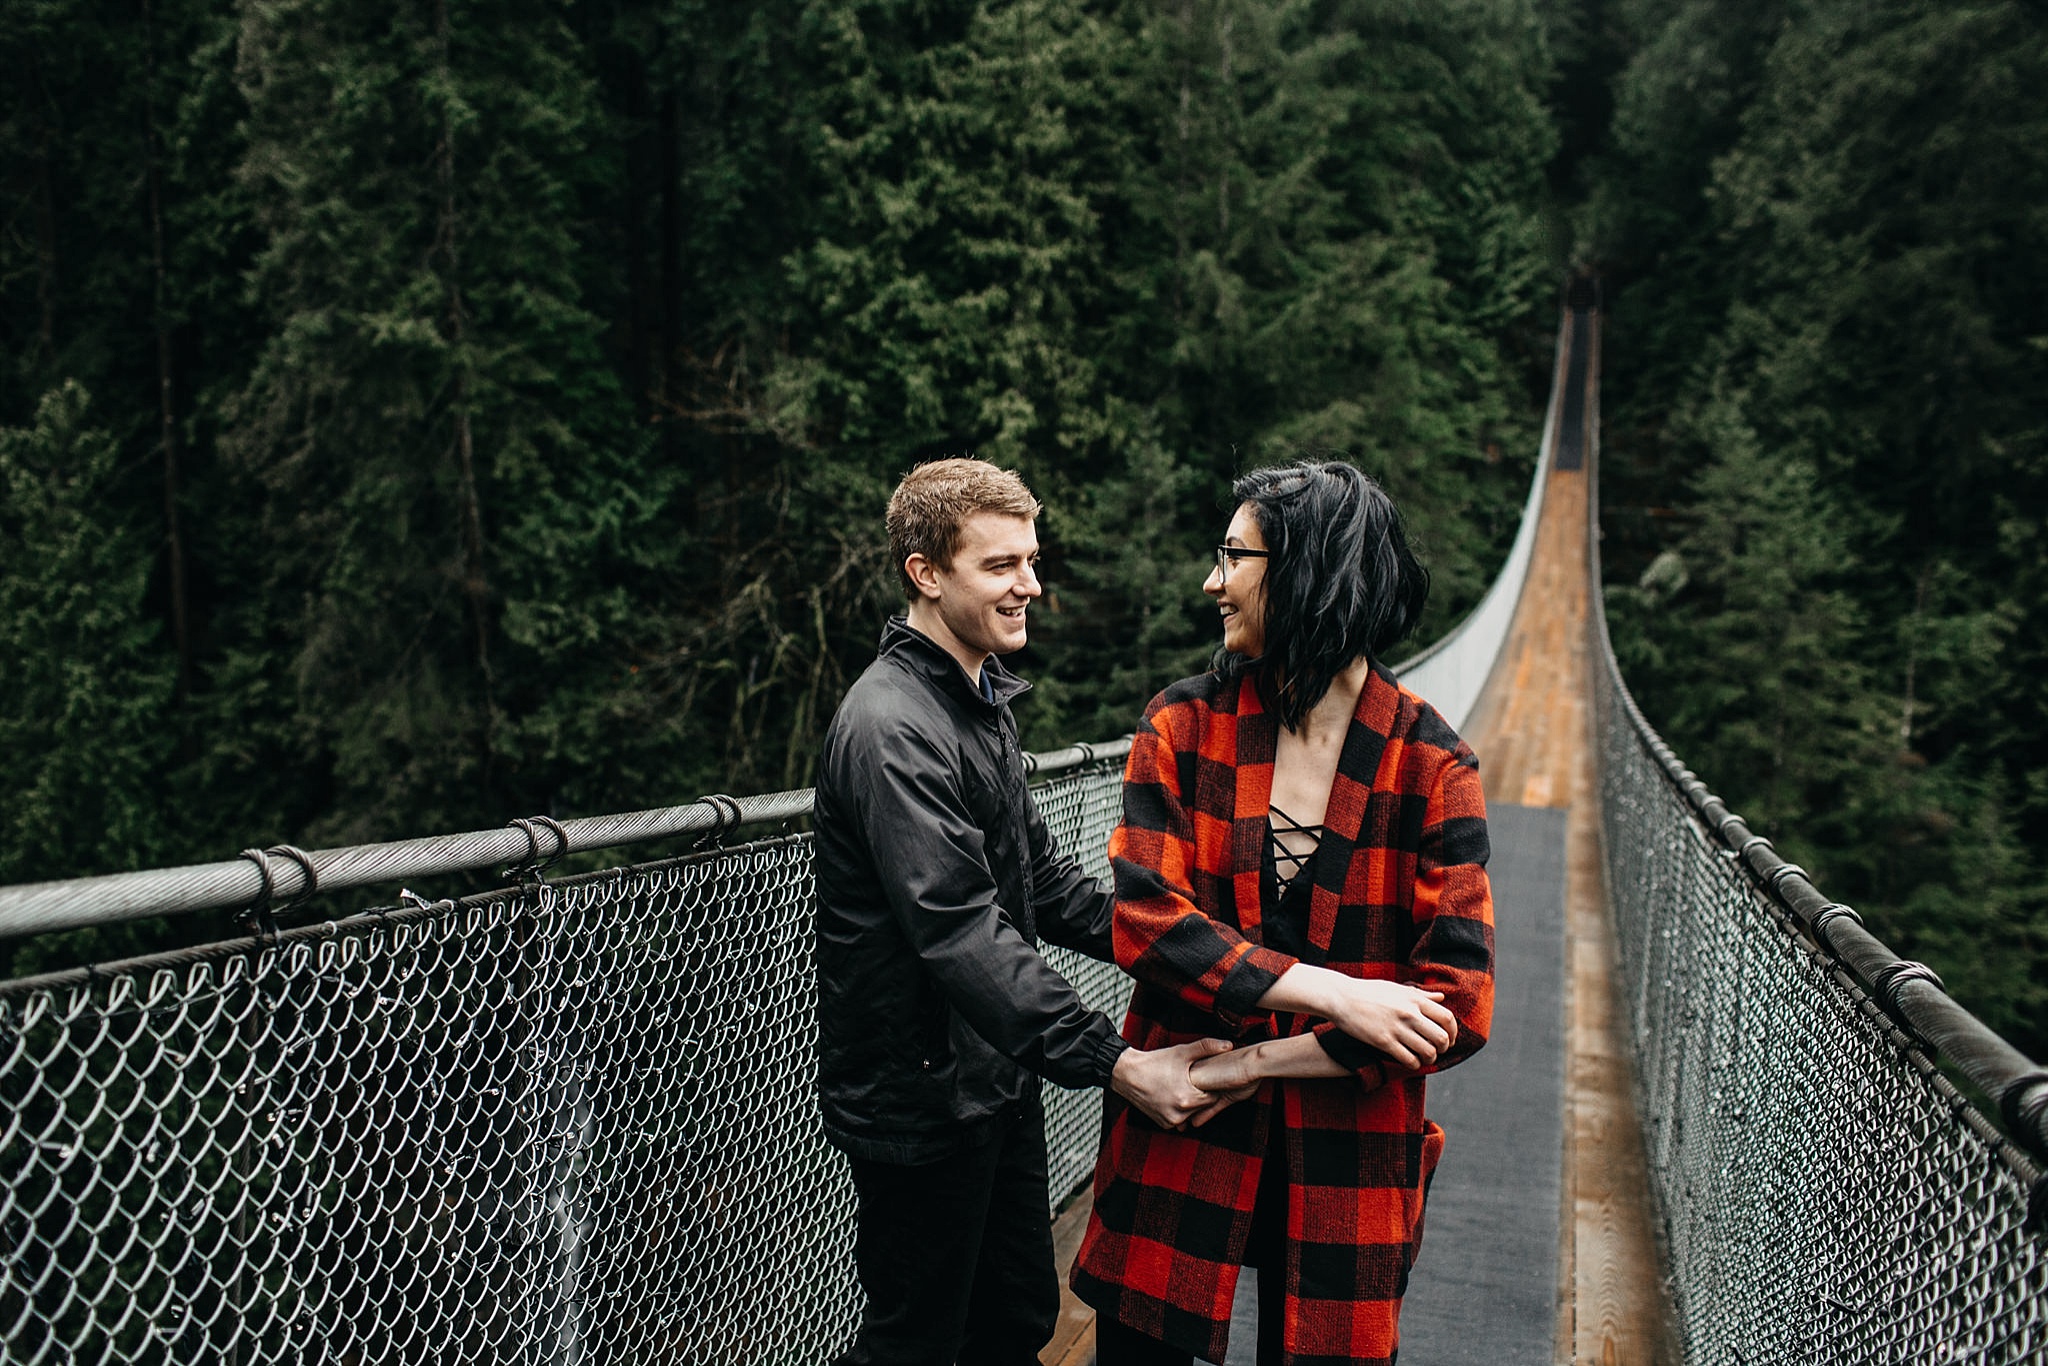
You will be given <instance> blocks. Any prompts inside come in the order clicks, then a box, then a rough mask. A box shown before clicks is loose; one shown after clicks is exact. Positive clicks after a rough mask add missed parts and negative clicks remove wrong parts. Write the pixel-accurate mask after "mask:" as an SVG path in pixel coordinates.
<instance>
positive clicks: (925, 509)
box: [888, 459, 1039, 597]
mask: <svg viewBox="0 0 2048 1366" xmlns="http://www.w3.org/2000/svg"><path fill="white" fill-rule="evenodd" d="M977 512H1000V513H1004V514H1006V515H1008V516H1011V517H1023V518H1027V519H1029V518H1035V517H1037V516H1038V512H1039V502H1038V500H1037V499H1036V498H1033V497H1032V496H1031V490H1030V489H1028V488H1025V487H1024V481H1023V480H1022V479H1019V478H1018V477H1017V476H1016V475H1014V474H1012V473H1010V471H1008V470H1003V469H997V468H996V467H995V466H994V465H991V464H989V463H988V461H986V460H972V459H954V460H934V461H932V462H931V463H930V464H928V465H919V466H918V467H917V468H916V469H914V470H912V471H911V472H910V473H908V474H906V475H904V476H903V482H902V483H900V484H898V485H897V486H896V492H894V493H892V494H890V495H889V513H888V526H889V558H890V559H891V560H893V561H894V562H895V564H896V573H897V575H898V576H899V577H901V578H902V580H903V587H904V591H905V592H907V593H909V594H910V595H911V596H912V597H916V596H917V586H916V585H915V584H913V583H911V581H910V573H909V571H908V570H906V569H905V568H904V567H903V564H904V561H906V560H908V559H909V558H910V557H911V556H912V555H922V556H924V557H925V558H926V559H927V560H930V561H931V562H932V563H933V564H935V565H937V566H938V567H939V568H941V569H951V568H952V567H953V552H954V551H955V550H957V549H959V548H960V529H961V527H962V526H964V525H965V524H966V521H967V519H968V518H969V517H971V516H973V515H974V514H975V513H977Z"/></svg>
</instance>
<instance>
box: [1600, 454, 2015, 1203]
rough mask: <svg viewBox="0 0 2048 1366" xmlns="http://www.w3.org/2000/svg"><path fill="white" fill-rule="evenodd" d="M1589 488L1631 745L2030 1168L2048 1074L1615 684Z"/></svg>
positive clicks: (1987, 1131) (1990, 1137)
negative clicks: (1788, 846) (1782, 848)
mask: <svg viewBox="0 0 2048 1366" xmlns="http://www.w3.org/2000/svg"><path fill="white" fill-rule="evenodd" d="M1589 483H1590V484H1591V487H1590V489H1589V491H1588V492H1589V496H1590V498H1591V500H1592V507H1591V517H1590V527H1591V534H1589V535H1588V537H1587V555H1588V558H1589V562H1590V563H1589V577H1588V583H1589V584H1590V585H1591V589H1592V591H1591V598H1592V609H1591V611H1590V612H1589V613H1588V616H1587V619H1588V622H1589V624H1590V627H1591V631H1590V634H1591V635H1592V644H1593V650H1594V656H1595V661H1596V664H1595V667H1598V668H1601V669H1604V670H1605V671H1606V674H1607V680H1608V684H1609V686H1610V687H1612V688H1613V690H1614V695H1615V697H1616V699H1617V700H1618V701H1619V702H1620V703H1621V705H1622V708H1623V710H1624V714H1625V715H1626V716H1627V717H1628V720H1629V723H1630V725H1631V726H1632V727H1633V728H1634V730H1635V733H1636V738H1637V739H1638V740H1639V741H1640V742H1641V744H1642V746H1643V748H1644V750H1645V751H1647V752H1648V753H1649V754H1650V756H1651V757H1652V758H1654V759H1655V761H1656V764H1657V767H1658V770H1659V772H1660V773H1661V775H1662V776H1663V778H1664V780H1665V781H1666V782H1667V783H1668V784H1669V785H1670V786H1671V788H1672V790H1673V791H1675V792H1676V793H1678V795H1679V796H1680V797H1682V798H1683V799H1684V801H1685V802H1686V804H1687V805H1688V806H1689V807H1690V808H1691V810H1692V813H1693V814H1694V815H1695V816H1696V817H1697V818H1698V820H1699V822H1700V824H1701V826H1702V827H1703V828H1704V830H1705V833H1706V834H1707V836H1708V837H1709V838H1710V839H1711V840H1712V841H1713V842H1714V843H1715V844H1716V845H1717V846H1718V847H1719V849H1720V850H1721V852H1722V854H1723V856H1724V857H1727V858H1729V859H1730V860H1731V861H1732V862H1734V863H1735V864H1737V865H1738V866H1739V867H1741V868H1742V869H1743V871H1744V872H1745V873H1747V874H1748V876H1749V879H1750V881H1751V882H1752V883H1753V884H1754V887H1755V889H1756V891H1757V892H1758V893H1759V894H1760V895H1762V896H1763V897H1764V899H1765V900H1766V901H1767V902H1768V903H1769V904H1770V905H1771V906H1773V907H1775V908H1777V909H1778V910H1779V911H1780V912H1782V913H1783V915H1784V916H1785V917H1787V918H1788V919H1789V921H1790V923H1791V924H1792V925H1794V926H1796V927H1797V929H1798V931H1799V932H1800V934H1801V935H1803V936H1804V937H1805V938H1806V939H1808V940H1809V941H1811V942H1812V943H1814V944H1815V945H1817V946H1818V947H1819V948H1821V949H1822V950H1823V951H1824V952H1826V953H1827V954H1828V955H1829V956H1830V957H1831V958H1832V959H1833V961H1834V963H1835V964H1836V965H1837V967H1838V968H1839V969H1840V970H1841V971H1843V972H1845V973H1847V974H1848V975H1849V976H1850V977H1851V978H1853V979H1854V982H1855V985H1856V987H1857V989H1858V990H1859V991H1861V992H1862V993H1864V994H1865V995H1866V996H1867V997H1868V999H1870V1000H1871V1001H1873V1002H1875V1003H1876V1005H1877V1006H1879V1007H1881V1008H1882V1010H1883V1011H1884V1013H1885V1015H1886V1016H1887V1017H1888V1018H1889V1019H1890V1020H1891V1021H1892V1023H1893V1024H1894V1025H1896V1026H1897V1027H1898V1029H1899V1030H1901V1031H1903V1037H1901V1038H1898V1039H1895V1040H1894V1042H1895V1043H1898V1044H1901V1045H1907V1046H1911V1047H1918V1048H1924V1049H1925V1050H1926V1051H1927V1052H1929V1053H1930V1054H1931V1055H1932V1057H1933V1058H1935V1059H1937V1060H1939V1061H1942V1062H1946V1063H1949V1064H1951V1065H1952V1066H1953V1067H1954V1068H1955V1069H1956V1070H1957V1071H1959V1072H1961V1073H1962V1074H1963V1075H1964V1076H1965V1077H1967V1078H1968V1079H1969V1081H1970V1084H1971V1085H1972V1086H1974V1087H1976V1088H1977V1089H1978V1090H1979V1091H1981V1092H1982V1093H1983V1094H1984V1095H1985V1096H1987V1097H1989V1098H1990V1101H1991V1103H1992V1104H1993V1105H1994V1106H1995V1107H1996V1108H1997V1110H1998V1113H1999V1116H2000V1118H2001V1119H2003V1120H2004V1122H2005V1125H2006V1128H2007V1130H2008V1132H2009V1136H2010V1138H2009V1140H2008V1137H2007V1136H2006V1135H2001V1134H2000V1133H1999V1132H1998V1131H1997V1129H1996V1128H1995V1127H1993V1126H1992V1125H1990V1124H1989V1123H1988V1122H1987V1120H1986V1119H1985V1117H1984V1116H1982V1115H1981V1114H1979V1113H1978V1111H1977V1109H1976V1107H1975V1106H1974V1105H1972V1104H1969V1103H1968V1102H1967V1101H1966V1100H1965V1099H1964V1098H1963V1097H1962V1096H1961V1095H1960V1093H1955V1092H1954V1088H1952V1087H1949V1083H1948V1081H1947V1079H1946V1078H1944V1077H1941V1076H1940V1075H1939V1074H1934V1075H1932V1076H1930V1078H1929V1080H1930V1082H1931V1084H1933V1085H1935V1086H1936V1087H1937V1089H1939V1088H1942V1087H1949V1089H1950V1091H1951V1093H1952V1099H1953V1100H1955V1101H1958V1102H1962V1105H1961V1108H1960V1110H1959V1113H1961V1114H1963V1116H1964V1119H1965V1122H1966V1123H1970V1124H1971V1125H1972V1126H1973V1127H1975V1128H1976V1129H1977V1130H1978V1131H1979V1132H1980V1134H1981V1135H1982V1136H1983V1137H1984V1138H1985V1139H1986V1140H1987V1141H1988V1142H1990V1143H1992V1144H1993V1145H1994V1146H1995V1147H1997V1148H1998V1149H1999V1150H2000V1151H2001V1152H2003V1153H2006V1155H2007V1156H2008V1157H2010V1156H2011V1154H2010V1153H2009V1152H2008V1151H2007V1150H2008V1149H2009V1148H2010V1146H2011V1143H2012V1142H2017V1143H2018V1144H2019V1145H2020V1147H2021V1148H2022V1150H2023V1151H2024V1152H2025V1154H2026V1155H2027V1156H2028V1157H2031V1158H2032V1159H2033V1161H2034V1162H2044V1161H2048V1069H2044V1068H2043V1067H2042V1066H2041V1064H2039V1063H2037V1062H2035V1061H2034V1060H2033V1059H2031V1058H2029V1057H2027V1056H2026V1055H2025V1054H2024V1053H2021V1052H2020V1051H2019V1050H2018V1049H2017V1048H2014V1047H2013V1046H2012V1045H2011V1044H2010V1043H2008V1042H2006V1041H2005V1039H2003V1038H2001V1037H2000V1036H1999V1034H1998V1033H1997V1032H1996V1031H1995V1030H1993V1029H1992V1028H1991V1027H1990V1026H1989V1025H1987V1024H1985V1023H1984V1022H1983V1021H1981V1020H1979V1019H1978V1018H1977V1017H1976V1016H1975V1015H1973V1014H1971V1013H1970V1012H1969V1011H1968V1010H1967V1009H1965V1008H1964V1007H1963V1006H1962V1005H1961V1004H1959V1003H1958V1002H1957V1001H1956V1000H1955V998H1954V997H1952V996H1950V995H1949V994H1948V992H1947V991H1946V990H1945V989H1944V987H1943V986H1942V982H1941V978H1940V977H1939V976H1937V975H1936V974H1935V972H1934V970H1933V969H1931V968H1929V967H1928V966H1927V965H1926V964H1925V963H1920V962H1916V961H1914V960H1911V959H1906V958H1901V957H1900V956H1899V955H1898V954H1897V953H1894V952H1893V951H1892V950H1891V948H1890V947H1889V946H1887V945H1886V944H1885V943H1884V941H1882V940H1880V939H1879V938H1878V937H1877V936H1876V935H1874V934H1872V933H1871V932H1870V931H1869V930H1868V929H1866V928H1865V927H1864V924H1863V917H1862V916H1861V915H1859V914H1858V913H1857V912H1856V911H1855V910H1854V909H1853V908H1852V907H1849V906H1846V905H1843V904H1842V903H1840V902H1837V901H1833V900H1831V899H1829V897H1828V896H1827V895H1826V894H1825V893H1823V892H1822V891H1821V890H1820V889H1819V888H1818V887H1816V886H1815V885H1814V883H1813V879H1812V878H1811V877H1810V876H1809V875H1808V874H1807V872H1806V870H1805V869H1804V868H1801V867H1800V866H1799V865H1798V864H1796V863H1791V862H1789V861H1787V860H1786V859H1785V858H1783V857H1782V856H1781V855H1780V854H1779V853H1778V851H1777V850H1776V848H1774V847H1773V846H1772V844H1771V841H1770V840H1769V839H1767V838H1765V837H1764V836H1762V835H1759V834H1756V833H1755V832H1753V831H1752V830H1751V829H1750V827H1749V824H1748V822H1747V821H1745V820H1744V819H1743V818H1742V817H1741V816H1739V815H1737V814H1736V813H1735V812H1734V811H1733V810H1732V809H1730V807H1729V806H1728V804H1727V802H1725V801H1723V800H1722V799H1721V798H1720V797H1718V796H1716V795H1715V794H1714V792H1713V790H1712V789H1711V788H1709V787H1708V786H1707V785H1706V783H1705V782H1703V781H1702V780H1701V779H1700V777H1699V776H1698V775H1697V774H1695V773H1694V772H1693V771H1692V770H1691V769H1690V768H1687V767H1686V766H1685V762H1684V761H1683V760H1682V759H1680V758H1679V757H1678V754H1677V752H1676V751H1675V750H1673V749H1672V748H1671V746H1670V745H1669V744H1667V743H1665V741H1664V738H1663V737H1662V736H1661V735H1659V734H1658V733H1657V730H1656V727H1654V726H1652V725H1651V724H1650V723H1649V721H1648V720H1647V719H1646V718H1645V717H1644V716H1643V713H1642V709H1641V708H1640V707H1638V706H1637V705H1636V700H1635V695H1634V694H1633V693H1631V692H1630V691H1629V689H1628V684H1627V682H1626V681H1625V680H1624V679H1623V678H1622V674H1621V664H1620V661H1619V660H1617V659H1616V657H1615V654H1614V643H1613V641H1612V639H1611V638H1610V637H1609V635H1608V630H1607V607H1606V603H1605V601H1604V600H1603V594H1602V591H1601V582H1602V580H1601V577H1600V573H1601V568H1600V531H1599V528H1600V494H1599V483H1598V480H1597V479H1596V480H1592V481H1589ZM2019 1170H2020V1174H2021V1175H2022V1176H2023V1177H2024V1178H2025V1179H2027V1180H2029V1181H2031V1182H2033V1183H2034V1186H2033V1193H2032V1208H2031V1216H2030V1217H2031V1220H2032V1222H2033V1224H2034V1226H2035V1227H2037V1228H2039V1227H2042V1226H2043V1225H2044V1223H2048V1180H2044V1179H2043V1178H2042V1177H2041V1175H2040V1173H2039V1172H2038V1171H2036V1170H2034V1169H2033V1166H2032V1164H2031V1163H2023V1164H2022V1165H2021V1167H2020V1169H2019Z"/></svg>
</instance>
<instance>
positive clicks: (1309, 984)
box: [1259, 963, 1458, 1076]
mask: <svg viewBox="0 0 2048 1366" xmlns="http://www.w3.org/2000/svg"><path fill="white" fill-rule="evenodd" d="M1443 1000H1444V997H1443V993H1442V992H1438V991H1424V990H1422V989H1421V988H1419V987H1414V986H1410V985H1407V984H1406V983H1403V982H1397V981H1391V980H1388V979H1385V978H1364V977H1347V976H1345V975H1344V974H1343V973H1341V972H1332V971H1331V970H1330V969H1328V968H1319V967H1316V966H1314V965H1313V964H1309V963H1296V964H1295V965H1294V966H1293V967H1291V968H1289V969H1287V971H1285V972H1283V973H1281V974H1280V978H1279V980H1278V981H1276V982H1274V983H1273V985H1272V986H1270V987H1268V988H1266V992H1265V994H1264V995H1263V996H1261V997H1259V1005H1260V1006H1261V1007H1262V1008H1264V1009H1267V1010H1276V1011H1292V1012H1294V1013H1295V1014H1298V1015H1309V1016H1313V1017H1315V1018H1317V1019H1321V1020H1327V1021H1329V1022H1330V1023H1331V1024H1333V1025H1335V1026H1337V1028H1339V1029H1341V1030H1343V1031H1344V1032H1345V1033H1346V1034H1348V1035H1350V1036H1351V1037H1352V1038H1354V1039H1357V1040H1359V1041H1360V1042H1362V1043H1368V1044H1371V1045H1372V1046H1373V1047H1374V1048H1377V1049H1379V1050H1380V1051H1381V1052H1382V1053H1385V1054H1386V1055H1387V1056H1388V1057H1389V1058H1390V1059H1392V1060H1393V1061H1394V1062H1396V1063H1399V1064H1400V1065H1401V1066H1403V1067H1426V1066H1428V1065H1429V1064H1430V1063H1433V1062H1435V1061H1436V1060H1437V1057H1438V1056H1439V1055H1440V1054H1442V1053H1443V1051H1444V1050H1445V1049H1447V1048H1449V1047H1450V1046H1451V1045H1452V1044H1454V1043H1456V1042H1457V1040H1458V1017H1457V1016H1455V1015H1453V1014H1452V1013H1451V1011H1450V1010H1449V1009H1448V1008H1447V1007H1446V1006H1445V1005H1444V1004H1443ZM1303 1075H1315V1076H1320V1075H1323V1074H1321V1073H1308V1074H1303Z"/></svg>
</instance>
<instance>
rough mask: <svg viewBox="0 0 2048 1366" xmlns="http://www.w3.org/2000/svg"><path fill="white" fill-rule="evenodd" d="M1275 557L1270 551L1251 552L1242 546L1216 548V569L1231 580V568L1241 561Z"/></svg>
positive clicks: (1220, 546)
mask: <svg viewBox="0 0 2048 1366" xmlns="http://www.w3.org/2000/svg"><path fill="white" fill-rule="evenodd" d="M1272 557H1273V552H1272V551H1270V550H1249V549H1247V548H1245V547H1244V546H1241V545H1219V546H1217V547H1216V569H1217V571H1218V572H1219V573H1221V574H1222V575H1223V577H1224V578H1225V579H1226V580H1228V579H1229V578H1230V567H1231V566H1232V565H1233V564H1236V563H1237V562H1238V561H1239V560H1268V559H1271V558H1272Z"/></svg>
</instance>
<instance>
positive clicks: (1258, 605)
mask: <svg viewBox="0 0 2048 1366" xmlns="http://www.w3.org/2000/svg"><path fill="white" fill-rule="evenodd" d="M1223 544H1224V545H1225V546H1226V547H1228V548H1235V549H1243V550H1264V549H1265V548H1266V538H1265V537H1264V536H1263V535H1261V534H1260V532H1259V519H1258V518H1257V517H1256V516H1255V515H1253V512H1252V505H1251V504H1250V503H1244V504H1241V505H1240V506H1239V507H1238V509H1237V514H1236V515H1235V516H1233V517H1232V518H1231V519H1230V526H1229V528H1228V529H1227V530H1226V531H1225V532H1224V533H1223ZM1265 584H1266V561H1265V560H1264V559H1261V558H1257V557H1254V556H1245V557H1243V558H1241V559H1233V558H1231V557H1230V556H1229V555H1228V554H1226V555H1225V556H1224V557H1223V563H1222V564H1220V565H1218V566H1217V567H1216V568H1214V569H1212V570H1210V571H1209V577H1208V578H1206V579H1204V580H1203V581H1202V591H1203V592H1204V593H1207V594H1208V595H1209V596H1210V597H1212V598H1214V599H1216V607H1217V610H1218V611H1220V612H1221V613H1222V614H1223V648H1224V649H1226V650H1229V651H1230V652H1232V653H1233V654H1240V655H1250V656H1257V655H1262V654H1264V653H1265V652H1266V593H1265Z"/></svg>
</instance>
